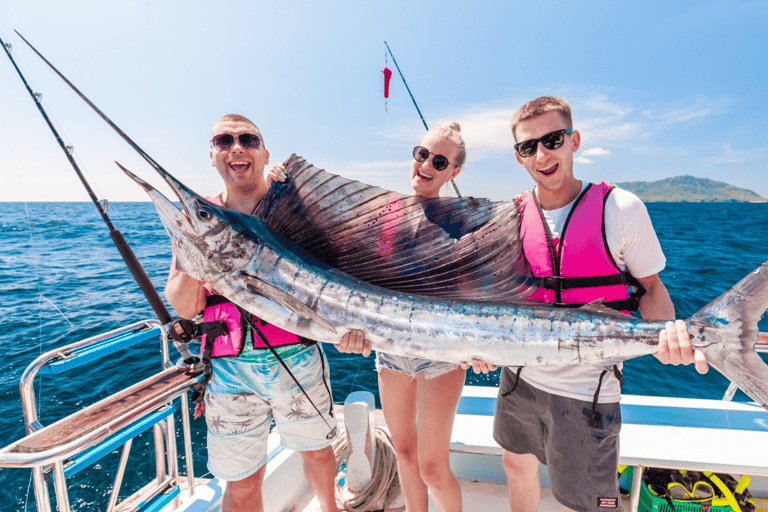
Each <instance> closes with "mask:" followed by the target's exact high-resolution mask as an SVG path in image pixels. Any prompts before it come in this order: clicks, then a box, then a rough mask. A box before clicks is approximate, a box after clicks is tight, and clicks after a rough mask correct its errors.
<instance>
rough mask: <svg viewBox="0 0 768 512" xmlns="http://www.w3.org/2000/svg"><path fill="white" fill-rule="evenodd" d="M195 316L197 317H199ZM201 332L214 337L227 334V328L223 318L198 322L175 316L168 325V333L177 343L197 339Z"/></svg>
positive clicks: (199, 337) (211, 337)
mask: <svg viewBox="0 0 768 512" xmlns="http://www.w3.org/2000/svg"><path fill="white" fill-rule="evenodd" d="M196 318H198V319H199V317H196ZM203 334H206V335H208V337H209V338H210V339H216V338H218V337H219V336H225V335H227V334H229V328H228V327H227V323H226V322H225V321H224V320H216V321H213V322H200V321H199V320H196V319H192V320H187V319H186V318H177V319H175V320H173V321H172V322H171V323H170V324H169V325H168V335H169V336H170V337H171V339H172V340H173V341H175V342H178V343H189V342H190V341H199V340H200V339H201V338H202V337H203Z"/></svg>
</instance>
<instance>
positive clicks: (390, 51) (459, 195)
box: [22, 38, 461, 197]
mask: <svg viewBox="0 0 768 512" xmlns="http://www.w3.org/2000/svg"><path fill="white" fill-rule="evenodd" d="M22 39H23V38H22ZM384 44H385V45H386V47H387V51H388V52H389V56H390V57H392V62H394V63H395V67H396V68H397V72H398V73H400V78H402V79H403V84H404V85H405V89H406V90H407V91H408V95H409V96H410V97H411V101H412V102H413V106H414V107H416V112H418V113H419V117H420V118H421V122H422V123H424V129H425V130H427V131H429V127H428V126H427V122H426V121H425V120H424V116H423V115H421V110H419V106H418V105H417V104H416V98H414V97H413V93H411V88H410V87H408V82H406V81H405V77H404V76H403V72H402V71H400V66H398V65H397V61H396V60H395V56H394V55H392V50H390V49H389V45H388V44H387V42H386V41H384ZM451 185H453V190H455V191H456V195H457V196H458V197H461V193H460V192H459V187H457V186H456V182H455V181H453V180H451Z"/></svg>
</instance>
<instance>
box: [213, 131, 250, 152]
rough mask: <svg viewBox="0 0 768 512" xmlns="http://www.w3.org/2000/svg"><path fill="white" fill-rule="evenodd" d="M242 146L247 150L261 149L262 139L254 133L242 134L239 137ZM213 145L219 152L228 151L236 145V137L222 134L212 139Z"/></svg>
mask: <svg viewBox="0 0 768 512" xmlns="http://www.w3.org/2000/svg"><path fill="white" fill-rule="evenodd" d="M237 140H239V141H240V145H241V146H243V147H244V148H245V149H259V148H260V147H261V137H259V136H258V135H256V134H254V133H241V134H240V135H238V136H237ZM211 144H212V145H213V147H214V148H216V149H218V150H219V151H227V150H228V149H230V148H231V147H232V146H233V145H234V144H235V136H234V135H232V134H229V133H220V134H218V135H216V136H214V137H213V139H211Z"/></svg>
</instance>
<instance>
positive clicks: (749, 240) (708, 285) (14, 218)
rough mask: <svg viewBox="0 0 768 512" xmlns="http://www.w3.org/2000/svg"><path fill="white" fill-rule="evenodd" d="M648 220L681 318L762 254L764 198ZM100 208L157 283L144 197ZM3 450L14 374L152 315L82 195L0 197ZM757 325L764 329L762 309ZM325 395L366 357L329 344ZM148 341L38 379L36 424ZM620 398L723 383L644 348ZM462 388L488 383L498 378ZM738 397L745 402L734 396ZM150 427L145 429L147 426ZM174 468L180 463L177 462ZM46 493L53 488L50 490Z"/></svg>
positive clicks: (110, 374)
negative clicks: (66, 199)
mask: <svg viewBox="0 0 768 512" xmlns="http://www.w3.org/2000/svg"><path fill="white" fill-rule="evenodd" d="M648 210H649V211H650V215H651V219H652V220H653V224H654V226H655V228H656V230H657V232H658V234H659V238H660V240H661V245H662V247H663V249H664V252H665V254H666V256H667V268H666V270H664V271H663V272H662V274H661V277H662V280H663V281H664V283H665V284H666V286H667V288H668V289H669V292H670V294H671V296H672V299H673V301H674V303H675V308H676V311H677V316H678V318H684V317H688V316H690V315H692V314H693V313H694V312H696V311H697V310H698V309H699V308H701V307H702V306H703V305H705V304H706V303H707V302H709V301H710V300H712V299H713V298H715V297H716V296H718V295H719V294H720V293H722V292H723V291H725V290H726V289H727V288H728V287H730V286H731V285H733V284H734V283H735V282H737V281H738V280H740V279H741V278H743V277H744V276H745V275H747V274H748V273H749V272H750V271H752V270H754V269H755V268H756V267H758V266H759V265H760V264H761V263H763V262H764V261H765V260H767V259H768V204H750V203H650V204H648ZM108 213H109V216H110V217H111V219H112V221H113V222H114V224H115V226H116V227H117V228H118V229H119V230H120V231H121V232H122V233H123V235H124V236H125V238H126V239H127V240H128V243H129V244H130V245H131V247H132V248H133V250H134V252H135V253H136V255H137V257H138V259H139V261H141V263H142V265H143V266H144V268H145V270H146V272H147V274H148V275H149V276H150V278H151V279H152V281H153V282H154V284H155V286H156V287H157V288H158V290H160V291H162V288H163V287H164V285H165V279H166V276H167V273H168V265H169V261H170V244H169V239H168V237H167V235H166V233H165V231H164V230H163V228H162V225H161V224H160V221H159V218H158V217H157V214H156V212H155V210H154V207H153V206H152V205H151V204H150V203H116V204H112V205H111V206H110V209H109V212H108ZM0 241H1V242H2V249H1V250H0V292H1V295H0V297H2V303H1V304H0V318H2V326H3V333H2V338H3V343H2V347H3V349H4V350H3V353H4V354H5V355H4V356H3V358H2V359H0V446H5V445H7V444H10V443H11V442H12V441H14V440H16V439H18V438H19V437H22V436H23V435H24V423H23V419H22V409H21V403H20V398H19V378H20V377H21V375H22V373H23V372H24V369H25V368H26V367H27V365H29V363H30V362H32V361H33V360H34V359H35V358H36V357H37V356H38V355H40V354H41V353H43V352H46V351H48V350H51V349H53V348H56V347H59V346H61V345H64V344H66V343H71V342H73V341H76V340H80V339H84V338H87V337H90V336H93V335H96V334H99V333H103V332H106V331H108V330H111V329H114V328H117V327H119V326H121V325H124V324H127V323H130V322H134V321H138V320H143V319H152V318H153V313H152V310H151V308H150V307H149V305H148V304H147V302H146V300H145V299H144V297H143V295H142V294H141V292H140V290H139V288H138V286H137V285H136V284H135V283H134V281H133V279H132V277H131V275H130V273H129V272H128V270H127V269H126V267H125V265H124V263H123V262H122V260H121V259H120V256H119V254H118V252H117V250H116V248H115V247H114V245H113V244H112V240H111V238H110V236H109V233H108V230H107V228H106V226H105V224H104V222H103V221H102V219H101V217H100V216H99V214H98V212H97V211H96V208H95V207H94V206H93V205H92V204H91V203H26V204H25V203H0ZM760 330H761V331H764V332H765V331H768V315H767V316H764V317H763V320H762V322H761V324H760ZM326 353H327V355H328V359H329V361H330V366H331V370H332V373H331V375H332V383H333V392H334V399H335V401H336V402H343V400H344V398H345V397H346V395H347V394H349V393H350V392H351V391H357V390H369V391H371V392H373V393H374V394H377V389H376V386H377V380H376V372H375V371H374V364H373V357H369V358H367V359H364V358H362V357H359V356H349V355H344V354H339V353H338V352H337V351H336V350H335V349H334V348H333V347H327V351H326ZM159 361H160V358H159V347H158V345H156V344H151V345H147V346H143V347H141V348H139V349H135V350H132V351H123V352H120V353H118V354H117V355H116V356H115V357H114V359H112V360H110V361H108V362H107V363H106V364H104V365H102V366H100V367H98V368H89V369H83V370H82V371H81V372H80V373H77V371H76V372H75V374H74V375H67V376H66V377H65V378H61V377H54V376H43V377H39V378H38V380H37V384H36V386H35V392H36V395H37V404H38V410H39V416H40V421H41V422H42V423H43V424H50V423H52V422H54V421H56V420H57V419H59V418H61V417H63V416H64V415H66V414H67V412H68V411H71V410H75V409H78V408H82V407H84V406H86V405H88V404H90V403H93V402H95V401H97V400H99V399H101V398H103V397H105V396H107V395H109V394H111V393H113V392H116V391H118V390H120V389H122V388H124V387H126V386H127V385H128V384H130V383H132V382H135V381H137V380H140V379H143V378H145V377H147V376H149V375H151V374H152V373H154V372H156V371H158V370H160V362H159ZM624 373H625V384H624V388H623V392H624V393H626V394H643V395H655V396H678V397H696V398H716V399H719V398H721V397H722V395H723V393H724V392H725V389H726V388H727V385H728V383H727V381H726V380H725V378H724V377H722V376H721V375H720V374H719V373H718V372H716V371H715V370H711V371H710V372H709V373H708V374H707V375H705V376H700V375H698V374H697V373H696V372H695V371H693V370H692V368H690V367H671V366H663V365H661V364H659V363H658V362H657V361H656V360H655V359H654V358H653V357H651V356H646V357H642V358H638V359H634V360H631V361H628V362H627V363H626V364H625V372H624ZM467 383H468V384H475V385H483V386H495V385H497V384H498V374H497V373H496V374H490V375H483V376H475V375H474V374H472V373H469V374H468V376H467ZM735 400H740V401H746V400H748V398H747V397H746V396H745V395H743V394H742V393H741V392H739V393H737V395H736V397H735ZM192 424H193V436H194V443H195V448H196V453H195V460H194V467H195V471H196V475H198V476H202V475H205V473H206V469H205V459H206V454H205V422H204V420H203V419H198V420H194V421H193V422H192ZM150 435H151V434H150ZM150 435H147V434H143V435H142V437H139V438H138V439H137V440H136V441H135V442H134V445H133V448H132V452H131V453H132V458H131V462H130V463H129V468H128V471H127V474H126V476H125V480H124V483H123V486H122V493H121V496H125V495H127V494H128V493H130V492H133V491H134V490H136V489H138V488H139V487H141V486H142V485H143V484H144V483H146V479H148V478H151V475H153V474H154V473H153V472H154V466H153V456H152V455H151V451H152V448H151V446H150V443H151V438H150ZM118 459H119V452H115V453H113V454H110V455H109V456H107V457H105V458H104V459H102V460H101V461H99V463H98V464H97V465H95V466H94V467H92V468H90V469H88V470H86V471H84V472H82V473H80V474H78V475H76V476H74V477H73V478H72V479H70V481H69V484H70V489H71V495H70V501H71V504H72V506H73V508H74V509H76V510H97V509H98V510H102V509H104V508H105V506H106V503H107V501H108V495H109V488H110V486H111V482H112V481H113V479H114V476H115V472H116V470H117V462H118ZM182 470H183V467H182ZM51 489H52V486H51ZM36 509H37V508H36V506H35V504H34V493H33V491H32V487H31V478H30V472H29V470H25V469H0V510H2V511H15V510H19V511H22V510H36Z"/></svg>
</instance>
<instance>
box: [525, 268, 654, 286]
mask: <svg viewBox="0 0 768 512" xmlns="http://www.w3.org/2000/svg"><path fill="white" fill-rule="evenodd" d="M536 279H537V281H538V284H539V286H540V287H542V288H546V289H548V290H558V289H559V290H569V289H573V288H596V287H598V286H613V285H617V284H626V285H633V286H637V285H639V283H637V280H636V279H634V278H633V277H632V275H631V274H630V273H629V272H622V273H620V274H611V275H607V276H591V277H563V276H546V277H538V278H536Z"/></svg>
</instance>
